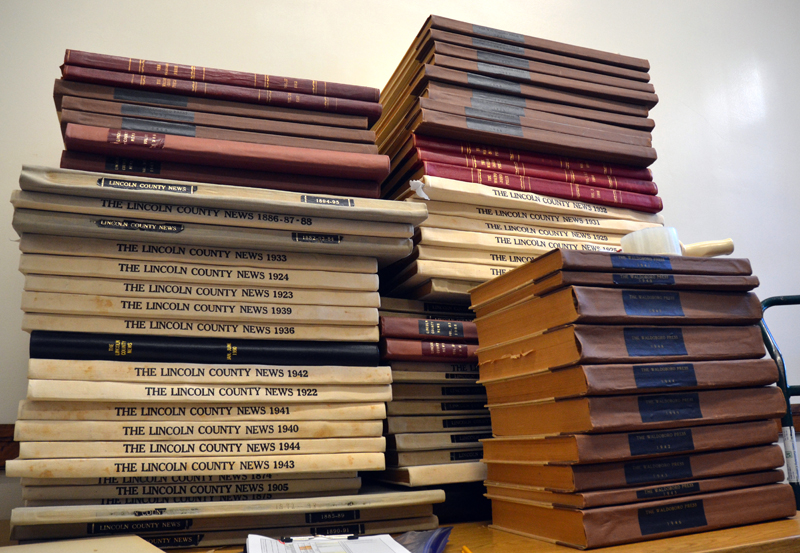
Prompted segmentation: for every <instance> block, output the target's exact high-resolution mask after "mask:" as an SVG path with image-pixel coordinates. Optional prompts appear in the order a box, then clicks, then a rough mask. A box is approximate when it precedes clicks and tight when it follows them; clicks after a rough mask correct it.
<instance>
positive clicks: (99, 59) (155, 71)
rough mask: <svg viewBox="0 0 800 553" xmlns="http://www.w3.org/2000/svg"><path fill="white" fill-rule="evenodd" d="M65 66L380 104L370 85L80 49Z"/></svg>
mask: <svg viewBox="0 0 800 553" xmlns="http://www.w3.org/2000/svg"><path fill="white" fill-rule="evenodd" d="M64 64H71V65H80V66H82V67H94V68H97V69H108V70H111V71H122V72H125V73H135V74H138V75H153V76H156V77H171V78H174V79H185V80H189V81H196V82H199V83H200V82H209V83H220V84H227V85H233V86H242V87H246V88H261V89H265V90H279V91H291V92H299V93H301V94H312V95H314V96H332V97H334V98H349V99H351V100H361V101H363V102H377V101H378V98H379V96H380V91H379V90H378V89H377V88H371V87H367V86H358V85H349V84H340V83H330V82H327V81H315V80H310V79H294V78H291V77H276V76H272V75H264V74H259V73H247V72H244V71H231V70H228V69H214V68H211V67H200V66H194V65H181V64H177V63H165V62H158V61H149V60H143V59H138V58H125V57H121V56H109V55H106V54H95V53H93V52H82V51H80V50H67V51H66V52H65V53H64Z"/></svg>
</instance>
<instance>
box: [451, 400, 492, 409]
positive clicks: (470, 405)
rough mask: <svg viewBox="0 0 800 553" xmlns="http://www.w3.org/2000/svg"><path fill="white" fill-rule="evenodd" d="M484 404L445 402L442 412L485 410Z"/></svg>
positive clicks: (478, 402)
mask: <svg viewBox="0 0 800 553" xmlns="http://www.w3.org/2000/svg"><path fill="white" fill-rule="evenodd" d="M483 408H484V403H483V402H482V401H460V402H443V403H442V411H472V410H475V409H483Z"/></svg>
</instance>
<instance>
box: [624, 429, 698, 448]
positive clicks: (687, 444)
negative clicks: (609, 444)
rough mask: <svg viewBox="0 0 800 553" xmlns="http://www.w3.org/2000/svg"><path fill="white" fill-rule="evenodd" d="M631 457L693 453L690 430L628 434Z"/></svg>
mask: <svg viewBox="0 0 800 553" xmlns="http://www.w3.org/2000/svg"><path fill="white" fill-rule="evenodd" d="M628 446H629V447H630V450H631V455H655V454H657V453H668V452H669V453H673V452H675V453H677V452H681V451H693V450H694V440H693V439H692V431H691V430H690V429H688V428H687V429H683V430H663V431H660V432H636V433H632V434H628Z"/></svg>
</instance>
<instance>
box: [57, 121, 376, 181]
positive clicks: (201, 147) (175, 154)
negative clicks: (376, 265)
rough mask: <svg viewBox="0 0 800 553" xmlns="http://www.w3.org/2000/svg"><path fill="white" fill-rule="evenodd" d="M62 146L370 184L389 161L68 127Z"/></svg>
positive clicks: (134, 132) (293, 149)
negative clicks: (352, 180) (363, 181)
mask: <svg viewBox="0 0 800 553" xmlns="http://www.w3.org/2000/svg"><path fill="white" fill-rule="evenodd" d="M64 143H65V144H66V147H67V149H68V150H77V151H79V152H88V153H92V154H101V155H121V156H131V157H139V158H143V159H149V160H156V161H174V162H177V163H190V164H197V165H211V166H218V167H231V168H234V169H249V170H253V171H277V172H280V173H298V174H302V175H314V176H322V177H336V178H351V179H360V180H371V181H375V182H380V181H381V180H383V179H384V178H386V176H387V175H388V174H389V158H388V157H387V156H381V155H372V154H355V153H350V152H333V151H330V150H315V149H311V148H292V147H289V146H273V145H269V144H252V143H249V142H234V141H230V140H214V139H211V138H193V137H188V136H175V135H165V134H160V133H143V132H136V131H124V130H119V129H108V128H104V127H87V126H84V125H73V124H68V125H67V129H66V131H65V133H64Z"/></svg>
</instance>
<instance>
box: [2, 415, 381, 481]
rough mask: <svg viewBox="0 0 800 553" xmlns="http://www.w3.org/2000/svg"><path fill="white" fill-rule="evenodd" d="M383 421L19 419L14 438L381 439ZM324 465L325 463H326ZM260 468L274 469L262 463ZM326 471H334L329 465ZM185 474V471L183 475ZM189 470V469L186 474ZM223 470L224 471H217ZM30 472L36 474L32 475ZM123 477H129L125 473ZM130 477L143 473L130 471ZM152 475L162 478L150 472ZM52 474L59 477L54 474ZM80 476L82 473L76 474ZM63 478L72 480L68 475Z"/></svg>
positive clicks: (31, 439)
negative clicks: (250, 421)
mask: <svg viewBox="0 0 800 553" xmlns="http://www.w3.org/2000/svg"><path fill="white" fill-rule="evenodd" d="M381 427H382V425H381V421H379V420H377V421H333V422H331V421H316V420H295V421H282V422H277V423H273V422H265V423H262V422H257V421H256V422H253V423H247V422H243V421H230V422H218V421H206V422H192V421H184V422H175V421H165V422H158V421H153V422H149V421H128V422H116V421H17V424H16V426H15V428H14V439H15V440H16V441H18V442H51V441H58V442H72V441H76V442H77V441H114V442H130V441H134V440H136V439H140V440H141V439H147V440H148V441H162V442H175V441H191V440H194V439H196V438H197V437H199V436H207V437H208V438H207V439H211V440H215V441H218V440H226V439H231V438H233V439H246V440H256V439H294V438H352V437H379V436H380V435H381V429H382V428H381ZM322 466H324V465H322ZM262 468H263V470H262V471H260V472H268V471H271V468H270V467H262ZM324 470H334V469H333V468H326V469H324ZM340 470H358V469H355V468H354V467H341V468H340ZM179 474H183V473H179ZM186 474H189V473H186ZM212 474H224V473H212ZM26 476H33V475H31V474H28V475H26ZM123 476H125V475H124V474H123ZM127 476H139V475H138V474H128V475H127ZM150 476H159V475H157V474H151V475H150ZM52 477H53V478H59V476H56V475H52ZM74 477H75V478H80V477H81V476H80V475H74ZM61 478H71V476H63V477H61Z"/></svg>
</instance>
